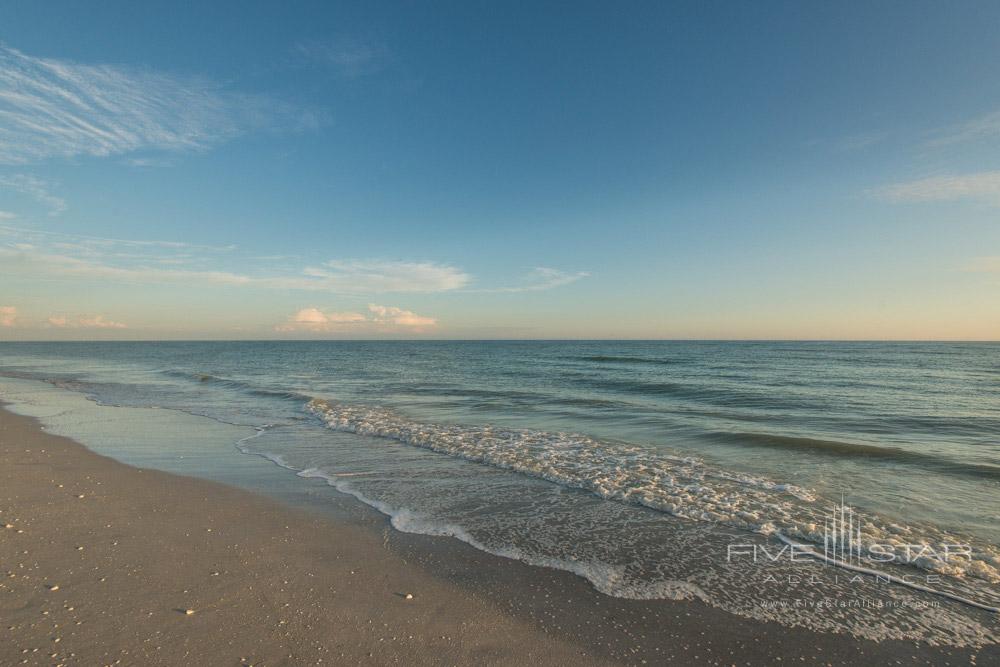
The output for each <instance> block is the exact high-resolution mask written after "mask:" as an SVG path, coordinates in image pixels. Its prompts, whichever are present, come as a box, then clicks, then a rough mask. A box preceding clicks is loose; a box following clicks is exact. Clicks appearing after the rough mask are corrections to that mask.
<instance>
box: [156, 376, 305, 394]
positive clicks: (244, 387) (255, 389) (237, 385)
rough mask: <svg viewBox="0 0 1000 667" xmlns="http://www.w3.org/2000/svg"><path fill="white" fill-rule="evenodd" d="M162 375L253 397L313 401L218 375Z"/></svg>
mask: <svg viewBox="0 0 1000 667" xmlns="http://www.w3.org/2000/svg"><path fill="white" fill-rule="evenodd" d="M161 373H163V374H164V375H168V376H170V377H175V378H181V379H183V380H189V381H191V382H198V383H202V384H212V385H218V386H222V387H228V388H231V389H237V390H239V391H242V392H245V393H247V394H250V395H252V396H261V397H264V398H281V399H288V400H292V401H298V402H301V401H309V400H312V398H313V397H312V396H310V395H309V394H303V393H301V392H298V391H294V390H291V389H268V388H266V387H261V386H259V385H256V384H253V383H251V382H244V381H243V380H233V379H230V378H223V377H219V376H218V375H212V374H210V373H196V372H191V371H177V370H165V371H161Z"/></svg>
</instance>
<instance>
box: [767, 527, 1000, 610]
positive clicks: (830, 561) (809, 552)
mask: <svg viewBox="0 0 1000 667" xmlns="http://www.w3.org/2000/svg"><path fill="white" fill-rule="evenodd" d="M775 535H777V536H778V539H780V540H781V541H782V542H784V543H785V544H787V545H789V546H793V547H796V548H798V549H801V553H803V554H805V555H806V556H811V557H812V558H815V559H816V560H820V561H823V562H824V563H826V564H827V565H834V566H836V567H841V568H843V569H845V570H851V571H852V572H860V573H862V574H870V575H873V576H876V577H881V578H882V579H884V580H886V581H888V582H890V583H893V584H899V585H900V586H906V587H907V588H912V589H913V590H916V591H921V592H923V593H930V594H931V595H938V596H940V597H943V598H948V599H949V600H954V601H955V602H961V603H962V604H965V605H969V606H970V607H976V608H977V609H983V610H985V611H990V612H993V613H994V614H997V613H1000V607H991V606H990V605H988V604H984V603H982V602H976V601H975V600H970V599H969V598H966V597H962V596H961V595H955V594H954V593H949V592H947V591H939V590H937V589H934V588H931V587H930V586H924V585H923V584H917V583H914V582H912V581H907V580H906V579H901V578H899V577H894V576H892V575H891V574H886V573H885V572H880V571H879V570H875V569H872V568H868V567H862V566H860V565H852V564H850V563H845V562H844V561H842V560H838V559H836V558H831V557H829V556H827V555H826V554H821V553H819V552H817V551H814V550H813V548H812V547H811V546H809V545H807V544H802V543H800V542H795V541H794V540H792V539H789V538H788V537H785V536H784V535H782V534H781V533H775Z"/></svg>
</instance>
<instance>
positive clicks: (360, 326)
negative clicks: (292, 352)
mask: <svg viewBox="0 0 1000 667" xmlns="http://www.w3.org/2000/svg"><path fill="white" fill-rule="evenodd" d="M435 326H437V319H435V318H433V317H426V316H424V315H417V314H416V313H414V312H413V311H410V310H404V309H402V308H398V307H396V306H380V305H377V304H369V305H368V312H367V313H357V312H333V311H328V312H324V311H322V310H320V309H319V308H303V309H302V310H300V311H298V312H297V313H295V314H294V315H292V316H291V317H289V318H288V321H287V322H285V323H283V324H279V325H278V326H276V327H275V331H280V332H283V333H295V332H305V333H350V334H355V335H361V334H365V333H392V332H409V333H422V332H424V331H426V330H428V329H431V328H434V327H435Z"/></svg>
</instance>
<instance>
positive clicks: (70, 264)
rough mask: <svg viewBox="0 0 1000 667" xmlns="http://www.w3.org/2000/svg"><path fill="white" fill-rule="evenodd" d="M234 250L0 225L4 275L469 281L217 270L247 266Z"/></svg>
mask: <svg viewBox="0 0 1000 667" xmlns="http://www.w3.org/2000/svg"><path fill="white" fill-rule="evenodd" d="M234 251H235V246H204V245H196V244H188V243H180V242H172V241H132V240H125V239H108V238H100V237H92V236H78V235H71V234H58V233H52V232H37V231H31V230H24V229H21V228H17V227H11V226H7V225H0V274H7V275H26V276H33V277H44V278H61V279H74V280H81V279H82V280H101V281H114V282H118V283H177V284H183V285H191V286H205V285H222V286H232V287H256V288H263V289H281V290H308V291H325V292H330V293H336V294H352V295H364V294H378V293H385V292H446V291H450V290H455V289H458V288H460V287H462V286H464V285H465V284H467V283H468V282H469V280H470V276H468V274H466V273H465V272H463V271H461V270H460V269H457V268H455V267H452V266H449V265H445V264H438V263H434V262H409V261H388V260H330V261H328V262H326V263H324V264H321V265H319V266H318V267H317V266H306V267H301V265H300V267H299V268H290V267H288V266H287V265H283V264H284V262H281V263H280V264H278V263H276V262H274V261H257V262H249V263H250V264H251V265H254V271H253V272H235V271H228V270H222V269H219V268H217V267H218V266H219V265H220V264H225V263H230V264H231V263H233V262H236V261H241V262H242V263H243V264H247V263H248V262H247V261H245V258H244V259H243V260H241V259H240V258H238V257H233V256H232V253H233V252H234Z"/></svg>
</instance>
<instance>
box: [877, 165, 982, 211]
mask: <svg viewBox="0 0 1000 667" xmlns="http://www.w3.org/2000/svg"><path fill="white" fill-rule="evenodd" d="M872 194H874V195H875V196H876V197H878V198H880V199H884V200H887V201H892V202H927V201H949V200H955V199H968V198H976V199H983V200H987V201H989V202H990V203H992V204H996V205H1000V171H983V172H977V173H971V174H954V175H944V176H932V177H930V178H922V179H918V180H915V181H907V182H904V183H895V184H892V185H887V186H885V187H882V188H877V189H875V190H873V191H872Z"/></svg>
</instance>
